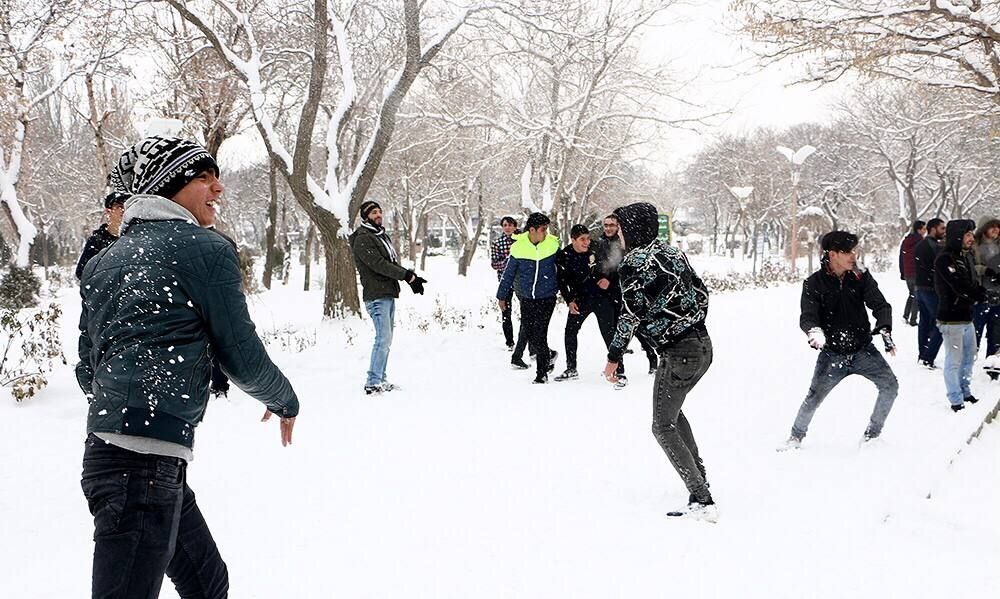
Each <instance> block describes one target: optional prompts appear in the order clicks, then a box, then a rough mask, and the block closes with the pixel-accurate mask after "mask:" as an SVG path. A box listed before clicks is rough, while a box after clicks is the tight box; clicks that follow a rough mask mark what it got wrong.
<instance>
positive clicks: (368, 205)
mask: <svg viewBox="0 0 1000 599" xmlns="http://www.w3.org/2000/svg"><path fill="white" fill-rule="evenodd" d="M376 208H378V209H379V210H381V209H382V207H381V206H379V205H378V202H376V201H374V200H367V201H364V202H362V203H361V210H360V212H361V220H368V215H369V214H371V212H372V210H375V209H376Z"/></svg>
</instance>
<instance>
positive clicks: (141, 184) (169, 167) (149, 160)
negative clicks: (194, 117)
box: [111, 135, 220, 198]
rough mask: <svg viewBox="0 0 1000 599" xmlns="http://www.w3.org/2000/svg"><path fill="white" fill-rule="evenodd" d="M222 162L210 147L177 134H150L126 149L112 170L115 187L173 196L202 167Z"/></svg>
mask: <svg viewBox="0 0 1000 599" xmlns="http://www.w3.org/2000/svg"><path fill="white" fill-rule="evenodd" d="M207 170H212V171H215V176H217V177H218V176H219V174H220V171H219V165H218V164H216V162H215V158H212V155H211V154H209V153H208V150H206V149H205V148H203V147H201V146H200V145H198V144H197V143H195V142H193V141H189V140H186V139H178V138H176V137H159V136H156V135H153V136H150V137H147V138H146V139H144V140H142V141H140V142H139V143H137V144H135V145H133V146H132V147H131V148H129V149H127V150H125V152H123V153H122V155H121V157H120V158H119V159H118V164H117V165H116V166H115V168H114V171H113V172H112V173H111V186H112V188H113V189H114V190H115V191H121V192H125V193H132V194H151V195H158V196H162V197H165V198H172V197H174V195H176V194H177V192H178V191H180V190H181V188H183V187H184V186H185V185H187V184H188V183H190V182H191V180H192V179H194V178H195V177H197V176H198V174H199V173H201V172H202V171H207Z"/></svg>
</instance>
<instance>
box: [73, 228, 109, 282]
mask: <svg viewBox="0 0 1000 599" xmlns="http://www.w3.org/2000/svg"><path fill="white" fill-rule="evenodd" d="M116 241H118V238H117V237H115V236H114V235H112V234H111V233H109V232H108V225H101V226H100V228H97V229H94V232H93V233H91V234H90V238H89V239H87V243H86V244H85V245H84V246H83V252H81V253H80V260H79V261H78V262H77V263H76V278H78V279H79V278H80V277H82V276H83V269H84V267H86V266H87V263H88V262H90V259H91V258H93V257H94V256H96V255H97V254H98V252H100V251H101V250H103V249H104V248H106V247H108V246H109V245H111V244H112V243H114V242H116Z"/></svg>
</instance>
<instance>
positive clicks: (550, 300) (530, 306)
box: [514, 297, 556, 377]
mask: <svg viewBox="0 0 1000 599" xmlns="http://www.w3.org/2000/svg"><path fill="white" fill-rule="evenodd" d="M520 300H521V332H523V333H524V336H525V337H527V343H528V346H529V348H530V349H531V352H532V353H533V354H535V374H537V375H538V376H540V377H541V376H545V375H547V374H548V372H549V362H550V361H551V360H552V352H551V350H550V349H549V322H550V321H551V320H552V311H553V310H555V308H556V298H555V297H547V298H544V299H526V298H520ZM514 353H515V354H517V349H516V348H515V350H514Z"/></svg>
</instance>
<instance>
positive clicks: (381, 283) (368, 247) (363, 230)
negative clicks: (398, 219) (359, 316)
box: [349, 221, 409, 302]
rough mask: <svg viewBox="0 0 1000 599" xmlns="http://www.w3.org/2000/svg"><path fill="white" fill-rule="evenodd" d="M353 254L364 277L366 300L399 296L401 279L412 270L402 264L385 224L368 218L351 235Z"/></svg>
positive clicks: (363, 293) (363, 284)
mask: <svg viewBox="0 0 1000 599" xmlns="http://www.w3.org/2000/svg"><path fill="white" fill-rule="evenodd" d="M349 239H350V244H351V254H352V255H353V256H354V265H355V266H356V267H357V269H358V275H359V277H360V278H361V288H362V290H363V291H362V294H361V295H362V299H363V300H364V301H366V302H371V301H375V300H378V299H385V298H397V297H399V282H400V281H402V280H405V279H406V277H407V275H408V274H409V271H408V270H406V269H405V268H403V267H402V266H400V265H399V256H398V255H397V254H396V250H395V248H393V247H392V242H391V241H390V240H389V235H388V234H386V232H385V228H383V227H380V226H377V225H373V224H372V223H370V222H368V221H365V222H363V223H361V226H360V227H358V228H357V229H355V230H354V232H353V233H351V236H350V238H349Z"/></svg>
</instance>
